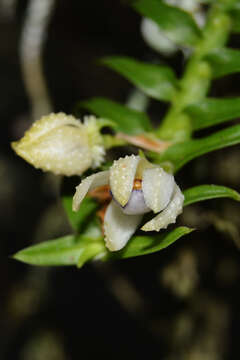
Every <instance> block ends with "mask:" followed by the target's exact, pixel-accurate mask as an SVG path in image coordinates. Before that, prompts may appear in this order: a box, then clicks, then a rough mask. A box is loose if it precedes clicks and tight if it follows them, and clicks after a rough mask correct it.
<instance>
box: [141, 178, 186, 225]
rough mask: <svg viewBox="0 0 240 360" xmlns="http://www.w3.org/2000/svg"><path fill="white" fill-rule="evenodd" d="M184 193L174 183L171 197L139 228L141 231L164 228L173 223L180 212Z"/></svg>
mask: <svg viewBox="0 0 240 360" xmlns="http://www.w3.org/2000/svg"><path fill="white" fill-rule="evenodd" d="M183 201H184V195H183V194H182V192H181V190H180V189H179V187H178V186H177V185H175V188H174V193H173V198H172V200H171V201H170V203H169V204H168V206H167V207H166V209H164V210H163V211H162V212H161V213H160V214H158V215H157V216H155V217H154V218H153V219H152V220H150V221H148V222H147V223H146V224H145V225H143V227H142V228H141V230H143V231H159V230H160V229H165V228H166V227H167V226H168V225H169V224H171V223H175V222H176V218H177V216H178V215H179V214H181V212H182V209H183Z"/></svg>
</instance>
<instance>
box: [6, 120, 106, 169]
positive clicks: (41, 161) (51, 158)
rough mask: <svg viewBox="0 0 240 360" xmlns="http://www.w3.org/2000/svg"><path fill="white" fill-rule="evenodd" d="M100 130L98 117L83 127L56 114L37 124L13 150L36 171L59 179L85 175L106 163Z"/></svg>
mask: <svg viewBox="0 0 240 360" xmlns="http://www.w3.org/2000/svg"><path fill="white" fill-rule="evenodd" d="M99 128H100V127H99V125H98V123H97V120H96V118H95V117H94V116H88V117H85V118H84V123H81V122H80V121H79V120H77V119H76V118H74V117H73V116H71V115H66V114H64V113H58V114H53V113H52V114H50V115H47V116H43V117H42V118H41V119H40V120H38V121H36V122H35V123H34V124H33V125H32V127H31V128H30V129H29V130H27V131H26V133H25V135H24V137H23V138H22V139H20V140H19V141H16V142H13V143H12V147H13V149H14V150H15V152H16V153H17V154H18V155H19V156H21V157H22V158H23V159H25V160H26V161H27V162H29V163H30V164H31V165H33V166H35V167H36V168H40V169H42V170H44V171H51V172H53V173H54V174H57V175H58V174H60V175H67V176H71V175H81V174H82V173H83V172H84V171H86V170H87V169H88V168H90V167H92V168H94V167H97V166H99V165H100V164H101V162H102V161H103V159H104V155H105V151H104V147H103V144H102V138H101V135H100V132H99Z"/></svg>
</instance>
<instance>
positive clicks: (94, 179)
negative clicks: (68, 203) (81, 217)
mask: <svg viewBox="0 0 240 360" xmlns="http://www.w3.org/2000/svg"><path fill="white" fill-rule="evenodd" d="M108 183H109V171H108V170H107V171H100V172H99V173H96V174H93V175H91V176H88V177H86V178H85V179H84V180H83V181H81V183H80V184H79V185H78V186H77V187H76V192H75V194H74V197H73V211H78V209H79V207H80V205H81V202H82V200H83V199H84V197H85V196H86V195H87V193H88V192H89V191H90V190H93V189H94V188H96V187H98V186H102V185H107V184H108Z"/></svg>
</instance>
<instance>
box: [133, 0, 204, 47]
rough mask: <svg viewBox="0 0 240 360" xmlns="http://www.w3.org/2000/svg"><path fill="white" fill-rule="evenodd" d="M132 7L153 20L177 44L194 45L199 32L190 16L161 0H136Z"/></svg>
mask: <svg viewBox="0 0 240 360" xmlns="http://www.w3.org/2000/svg"><path fill="white" fill-rule="evenodd" d="M133 7H134V8H135V9H136V10H137V11H138V12H139V13H140V14H141V15H143V16H145V17H148V18H150V19H152V20H153V21H155V22H156V23H157V24H158V26H159V27H160V29H162V30H163V31H164V32H165V34H166V36H167V37H168V38H169V39H170V40H172V41H174V42H175V43H177V44H180V45H182V44H184V45H190V46H192V45H194V44H195V43H196V42H197V41H198V40H199V38H200V35H201V32H200V30H199V28H198V27H197V25H196V23H195V21H194V20H193V18H192V16H191V15H190V14H188V13H187V12H185V11H183V10H180V9H179V8H176V7H173V6H169V5H167V4H165V3H163V2H162V1H161V0H137V1H135V2H134V3H133Z"/></svg>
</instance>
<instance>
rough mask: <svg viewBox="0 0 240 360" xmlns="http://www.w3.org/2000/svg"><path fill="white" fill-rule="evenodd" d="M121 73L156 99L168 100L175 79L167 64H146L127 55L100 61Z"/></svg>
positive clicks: (173, 91) (171, 94) (173, 89)
mask: <svg viewBox="0 0 240 360" xmlns="http://www.w3.org/2000/svg"><path fill="white" fill-rule="evenodd" d="M101 62H102V63H103V64H104V65H107V66H108V67H110V68H111V69H113V70H115V71H117V72H118V73H119V74H121V75H123V76H124V77H125V78H127V79H128V80H129V81H130V82H132V83H133V84H134V85H135V86H136V87H138V88H139V89H140V90H142V91H143V92H144V93H145V94H146V95H148V96H150V97H152V98H154V99H157V100H170V99H171V98H172V96H173V95H174V93H175V85H176V83H177V80H176V78H175V75H174V73H173V71H172V69H171V68H169V67H168V66H161V65H154V64H147V63H144V62H141V61H137V60H134V59H132V58H129V57H118V56H112V57H108V58H105V59H103V60H102V61H101Z"/></svg>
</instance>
